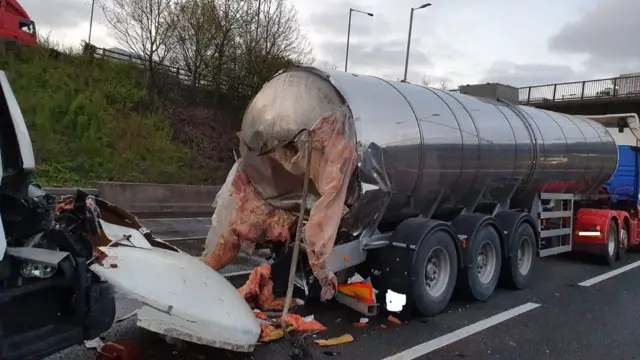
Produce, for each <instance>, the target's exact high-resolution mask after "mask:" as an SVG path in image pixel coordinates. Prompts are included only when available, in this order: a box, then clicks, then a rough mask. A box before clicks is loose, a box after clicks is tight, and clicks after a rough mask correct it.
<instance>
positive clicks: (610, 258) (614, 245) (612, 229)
mask: <svg viewBox="0 0 640 360" xmlns="http://www.w3.org/2000/svg"><path fill="white" fill-rule="evenodd" d="M618 247H619V239H618V224H616V221H615V220H614V219H611V220H609V227H608V229H607V245H606V250H605V251H606V255H605V258H606V261H607V264H609V266H613V265H614V264H615V263H616V258H617V257H618Z"/></svg>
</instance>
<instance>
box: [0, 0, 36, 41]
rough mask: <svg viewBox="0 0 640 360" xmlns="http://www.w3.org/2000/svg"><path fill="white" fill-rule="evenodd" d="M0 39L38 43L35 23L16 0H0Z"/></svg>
mask: <svg viewBox="0 0 640 360" xmlns="http://www.w3.org/2000/svg"><path fill="white" fill-rule="evenodd" d="M0 41H9V42H17V43H19V44H21V45H25V46H35V45H37V44H38V38H37V36H36V24H35V23H34V22H33V20H31V19H30V18H29V14H27V12H26V11H25V10H24V8H23V7H22V6H21V5H20V4H19V3H18V1H17V0H0Z"/></svg>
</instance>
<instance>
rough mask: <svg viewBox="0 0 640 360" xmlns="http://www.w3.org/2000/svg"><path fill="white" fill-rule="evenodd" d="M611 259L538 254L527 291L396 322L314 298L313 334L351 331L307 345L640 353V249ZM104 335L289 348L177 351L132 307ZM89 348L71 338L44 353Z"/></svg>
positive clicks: (343, 349)
mask: <svg viewBox="0 0 640 360" xmlns="http://www.w3.org/2000/svg"><path fill="white" fill-rule="evenodd" d="M191 246H197V245H191ZM192 250H193V249H192ZM625 266H626V267H625ZM617 268H620V270H619V272H620V273H619V274H616V273H611V271H612V270H613V269H611V268H609V267H606V266H604V265H600V264H598V263H597V260H596V259H593V258H590V257H585V256H575V255H570V256H559V257H553V258H546V259H539V260H538V267H537V270H538V271H537V272H536V274H535V278H534V282H533V286H532V288H531V289H530V290H524V291H510V290H503V289H498V290H497V292H496V293H495V294H494V295H493V296H492V297H491V298H490V299H489V300H488V301H487V302H486V303H474V302H468V301H462V300H459V299H455V300H453V301H452V304H451V305H450V307H449V308H448V309H447V310H446V311H445V312H444V313H442V314H440V315H438V316H436V317H433V318H430V319H426V318H425V319H421V318H416V319H414V320H412V321H410V322H409V323H404V324H401V325H391V324H388V323H387V322H386V320H385V319H383V318H380V319H378V318H372V319H370V322H369V324H368V326H367V328H365V329H360V328H355V327H354V326H353V325H352V324H353V323H354V322H356V321H357V320H358V319H359V318H360V317H361V316H360V315H359V314H357V313H355V312H353V311H351V310H349V309H346V308H344V307H342V306H341V305H338V304H329V305H324V306H316V307H314V308H313V309H309V311H310V312H313V314H314V315H315V318H316V319H317V320H319V321H320V322H322V323H323V324H324V325H325V326H327V327H328V330H327V332H326V334H322V335H321V336H319V337H322V338H325V337H332V336H340V335H343V334H345V333H349V334H351V335H353V337H354V338H355V340H354V342H352V343H350V344H347V345H342V346H335V347H331V348H319V347H318V346H315V345H313V344H311V345H310V349H311V351H312V352H313V354H314V359H324V358H327V359H328V358H336V359H372V360H374V359H384V360H400V359H403V360H408V359H430V360H440V359H453V360H457V359H474V360H484V359H487V360H489V359H507V360H509V359H514V360H542V359H558V360H572V359H576V360H578V359H579V360H590V359H594V360H595V359H598V360H601V359H616V360H626V359H640V343H639V342H638V341H637V339H638V335H640V329H639V328H638V327H637V326H638V324H640V311H638V304H640V286H638V282H637V279H638V275H640V254H628V255H627V258H626V259H625V260H624V261H623V262H621V263H620V264H619V265H618V266H617ZM602 274H607V275H605V277H606V279H602V278H597V277H598V276H600V275H602ZM612 275H615V276H612ZM594 278H595V280H593V281H591V282H587V283H584V282H585V281H587V280H589V279H594ZM598 280H599V281H598ZM581 283H582V285H580V284H581ZM583 285H585V286H583ZM119 305H121V312H123V313H124V312H126V309H125V308H126V307H127V306H129V307H131V306H132V304H131V303H130V302H129V300H126V299H121V301H120V302H119ZM212 310H213V309H212ZM382 324H384V325H385V326H386V328H383V327H382V326H381V325H382ZM105 338H106V340H114V339H133V340H134V341H135V342H136V343H137V344H139V346H140V348H141V349H142V351H143V354H144V355H143V359H145V360H146V359H149V360H151V359H153V360H163V359H175V360H178V359H185V360H187V359H189V360H191V359H193V360H196V359H197V360H202V359H220V360H225V359H229V360H244V359H260V360H262V359H277V360H280V359H282V360H285V359H288V358H289V355H288V354H289V352H290V349H291V347H290V345H289V344H288V343H287V341H286V340H280V341H278V342H276V343H273V344H269V345H259V346H258V347H257V348H256V350H255V351H254V352H253V353H252V354H238V353H230V352H226V351H221V350H217V349H211V348H206V347H200V346H195V345H190V346H188V347H187V348H186V349H180V350H178V349H177V348H176V347H175V346H174V345H170V344H168V343H167V342H166V341H165V340H164V339H163V338H161V337H159V336H157V335H156V334H153V333H150V332H148V331H146V330H144V329H140V328H137V327H136V326H135V316H134V317H132V318H129V319H128V320H125V321H123V322H121V323H118V324H116V325H115V326H114V327H113V329H112V330H110V331H109V332H108V333H107V334H105ZM310 340H311V339H307V341H308V342H310ZM94 356H95V355H94V353H92V351H90V350H88V349H86V348H85V347H84V346H77V347H75V348H72V349H69V350H67V351H65V352H63V353H61V354H58V355H56V356H53V357H50V358H49V360H85V359H87V360H88V359H93V358H94Z"/></svg>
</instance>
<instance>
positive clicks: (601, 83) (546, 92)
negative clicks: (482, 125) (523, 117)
mask: <svg viewBox="0 0 640 360" xmlns="http://www.w3.org/2000/svg"><path fill="white" fill-rule="evenodd" d="M636 96H640V76H629V77H615V78H609V79H598V80H588V81H576V82H566V83H557V84H548V85H537V86H527V87H522V88H520V89H519V98H520V103H521V104H532V103H542V102H558V101H571V100H585V99H600V98H602V99H606V98H619V97H636Z"/></svg>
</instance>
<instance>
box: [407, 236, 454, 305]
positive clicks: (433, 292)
mask: <svg viewBox="0 0 640 360" xmlns="http://www.w3.org/2000/svg"><path fill="white" fill-rule="evenodd" d="M453 241H454V239H453V238H452V237H451V235H449V234H447V233H446V232H444V231H436V232H434V233H433V234H431V235H429V236H428V237H427V238H426V239H425V240H424V241H423V243H422V244H421V245H420V246H419V248H418V250H417V252H416V254H415V260H414V262H413V268H412V269H411V270H412V273H413V274H415V275H414V276H413V278H412V279H411V288H412V291H413V305H414V307H415V309H416V310H418V311H419V312H420V313H421V314H423V315H426V316H433V315H436V314H438V313H439V312H441V311H442V310H443V309H444V308H445V307H446V306H447V304H448V303H449V300H450V299H451V295H452V294H453V290H454V288H455V283H456V277H457V276H458V255H457V253H456V247H455V245H454V243H453Z"/></svg>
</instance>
